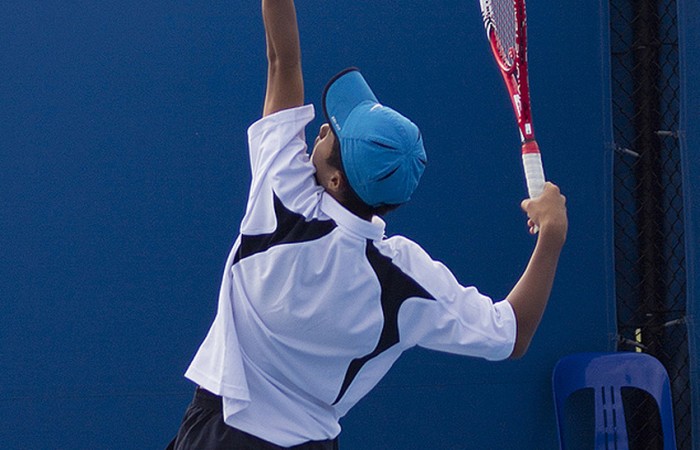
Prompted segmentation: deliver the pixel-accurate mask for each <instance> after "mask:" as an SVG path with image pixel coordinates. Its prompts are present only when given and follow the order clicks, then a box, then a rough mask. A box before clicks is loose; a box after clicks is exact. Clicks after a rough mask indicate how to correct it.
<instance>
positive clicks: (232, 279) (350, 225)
mask: <svg viewBox="0 0 700 450" xmlns="http://www.w3.org/2000/svg"><path fill="white" fill-rule="evenodd" d="M313 118H314V110H313V106H311V105H307V106H303V107H300V108H294V109H289V110H285V111H281V112H278V113H276V114H273V115H270V116H267V117H265V118H263V119H261V120H259V121H258V122H256V123H254V124H253V125H252V126H251V127H250V128H249V130H248V140H249V147H250V162H251V169H252V174H253V176H252V184H251V188H250V194H249V198H248V206H247V209H246V213H245V216H244V218H243V221H242V223H241V228H240V235H239V236H238V239H237V240H236V243H235V244H234V247H233V249H232V251H231V253H230V255H229V258H228V261H227V262H226V268H225V271H224V275H223V281H222V284H221V291H220V295H219V305H218V311H217V315H216V318H215V319H214V323H213V325H212V327H211V329H210V331H209V333H208V335H207V337H206V338H205V340H204V342H203V343H202V345H201V347H200V348H199V351H198V352H197V354H196V355H195V357H194V360H193V361H192V363H191V365H190V367H189V369H188V370H187V373H186V374H185V376H186V377H187V378H189V379H190V380H192V381H193V382H195V383H197V384H199V385H200V386H202V387H203V388H204V389H206V390H208V391H211V392H213V393H215V394H218V395H221V396H222V397H224V420H225V422H226V423H227V424H229V425H231V426H233V427H235V428H238V429H240V430H243V431H246V432H248V433H250V434H253V435H256V436H258V437H260V438H262V439H265V440H267V441H270V442H273V443H275V444H277V445H281V446H293V445H297V444H300V443H302V442H306V441H310V440H323V439H332V438H334V437H336V436H337V435H338V434H339V433H340V425H339V424H338V420H339V419H340V417H342V416H343V415H345V414H346V413H347V411H348V410H349V409H350V408H351V407H352V406H353V405H355V404H356V403H357V402H358V401H359V400H360V399H361V398H362V397H364V396H365V395H366V394H367V393H368V392H369V391H370V390H371V389H372V388H373V387H374V386H375V385H376V384H377V383H378V382H379V380H380V379H381V378H382V377H383V376H384V375H385V374H386V373H387V371H388V370H389V368H390V367H391V366H392V364H393V363H394V362H395V361H396V359H397V358H398V357H399V355H400V354H401V353H402V352H403V351H405V350H407V349H409V348H411V347H413V346H415V345H419V346H421V347H425V348H429V349H435V350H440V351H445V352H450V353H458V354H462V355H469V356H476V357H482V358H486V359H489V360H500V359H505V358H507V357H508V356H509V355H510V354H511V352H512V350H513V345H514V343H515V332H516V321H515V316H514V313H513V310H512V308H511V307H510V305H509V304H508V302H506V301H501V302H498V303H495V304H494V303H493V302H492V300H491V299H489V298H488V297H486V296H483V295H482V294H480V293H479V292H478V291H477V290H476V289H475V288H474V287H464V286H461V285H460V284H459V283H458V282H457V280H456V279H455V277H454V276H453V274H452V273H451V272H450V271H449V269H447V268H446V267H445V266H444V265H443V264H441V263H439V262H437V261H433V260H432V259H431V258H430V257H429V256H428V254H427V253H426V252H425V251H424V250H423V249H422V248H421V247H420V246H418V245H417V244H416V243H414V242H412V241H410V240H409V239H407V238H405V237H402V236H395V237H391V238H386V237H385V236H384V226H385V224H384V222H383V221H382V219H380V218H379V217H374V219H373V220H372V221H371V222H368V221H365V220H363V219H360V218H359V217H357V216H355V215H354V214H352V213H350V212H349V211H348V210H346V209H345V208H344V207H342V206H341V205H340V204H339V203H338V202H336V201H335V200H334V199H333V198H332V197H331V196H330V195H329V194H327V193H326V192H325V191H324V190H323V188H322V187H320V186H319V185H318V184H317V183H316V181H315V178H314V166H313V164H312V163H311V161H310V158H309V156H308V154H307V152H306V150H307V147H306V142H305V137H304V127H305V126H306V125H307V124H308V123H309V122H310V121H311V120H313Z"/></svg>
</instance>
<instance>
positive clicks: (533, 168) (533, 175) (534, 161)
mask: <svg viewBox="0 0 700 450" xmlns="http://www.w3.org/2000/svg"><path fill="white" fill-rule="evenodd" d="M528 144H530V142H528V143H525V144H523V149H524V147H525V146H526V145H528ZM535 145H537V144H535ZM523 168H524V169H525V180H526V182H527V192H528V194H529V195H530V198H536V197H539V196H540V194H541V193H542V191H543V190H544V181H545V180H544V169H543V168H542V157H541V156H540V154H539V152H537V153H525V152H523Z"/></svg>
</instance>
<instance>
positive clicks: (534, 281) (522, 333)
mask: <svg viewBox="0 0 700 450" xmlns="http://www.w3.org/2000/svg"><path fill="white" fill-rule="evenodd" d="M522 208H523V210H524V211H525V212H526V213H527V215H528V218H529V219H528V226H529V227H530V232H531V233H533V234H534V232H535V231H534V230H535V226H537V227H539V235H538V238H537V244H536V245H535V249H534V250H533V253H532V256H531V258H530V262H529V263H528V265H527V268H526V269H525V272H523V275H522V276H521V277H520V280H519V281H518V283H517V284H516V285H515V287H514V288H513V290H512V291H511V292H510V294H508V297H506V300H508V302H509V303H510V304H511V306H512V307H513V310H514V311H515V317H516V320H517V335H516V339H515V347H514V349H513V353H512V354H511V358H519V357H521V356H523V355H524V354H525V352H527V349H528V347H529V346H530V342H531V341H532V338H533V336H534V335H535V331H537V327H538V326H539V324H540V320H541V319H542V315H543V314H544V310H545V308H546V306H547V301H548V300H549V295H550V293H551V291H552V285H553V283H554V275H555V273H556V269H557V264H558V262H559V255H560V253H561V249H562V247H563V245H564V242H565V241H566V233H567V230H568V218H567V214H566V198H565V197H564V196H563V195H561V193H560V192H559V188H558V187H557V186H555V185H554V184H552V183H546V184H545V187H544V192H542V195H540V196H539V197H537V198H535V199H528V200H524V201H523V202H522Z"/></svg>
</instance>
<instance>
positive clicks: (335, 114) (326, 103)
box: [323, 67, 378, 137]
mask: <svg viewBox="0 0 700 450" xmlns="http://www.w3.org/2000/svg"><path fill="white" fill-rule="evenodd" d="M364 102H372V103H378V100H377V97H376V96H375V95H374V93H373V92H372V89H370V87H369V85H368V84H367V82H366V81H365V79H364V77H363V76H362V74H361V73H360V71H359V69H358V68H356V67H349V68H347V69H345V70H343V71H342V72H340V73H339V74H337V75H336V76H334V77H333V78H331V80H330V81H329V82H328V84H327V85H326V88H325V89H324V91H323V113H324V114H325V116H326V120H328V123H329V124H330V125H331V127H332V128H333V131H334V132H335V134H336V136H339V137H342V135H343V132H342V130H343V127H344V125H345V121H346V119H347V118H348V116H349V115H350V113H351V112H352V110H353V109H355V108H356V107H357V106H359V105H361V104H362V103H364Z"/></svg>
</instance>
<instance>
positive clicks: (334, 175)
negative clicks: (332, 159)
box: [327, 169, 345, 193]
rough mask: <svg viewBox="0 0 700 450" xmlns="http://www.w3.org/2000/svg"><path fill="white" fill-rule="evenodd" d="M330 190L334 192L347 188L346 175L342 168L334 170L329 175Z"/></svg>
mask: <svg viewBox="0 0 700 450" xmlns="http://www.w3.org/2000/svg"><path fill="white" fill-rule="evenodd" d="M327 188H328V190H329V191H331V192H333V193H340V192H343V191H344V190H345V177H343V174H342V173H341V172H340V170H337V169H335V170H333V172H331V174H330V176H329V177H328V187H327Z"/></svg>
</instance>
